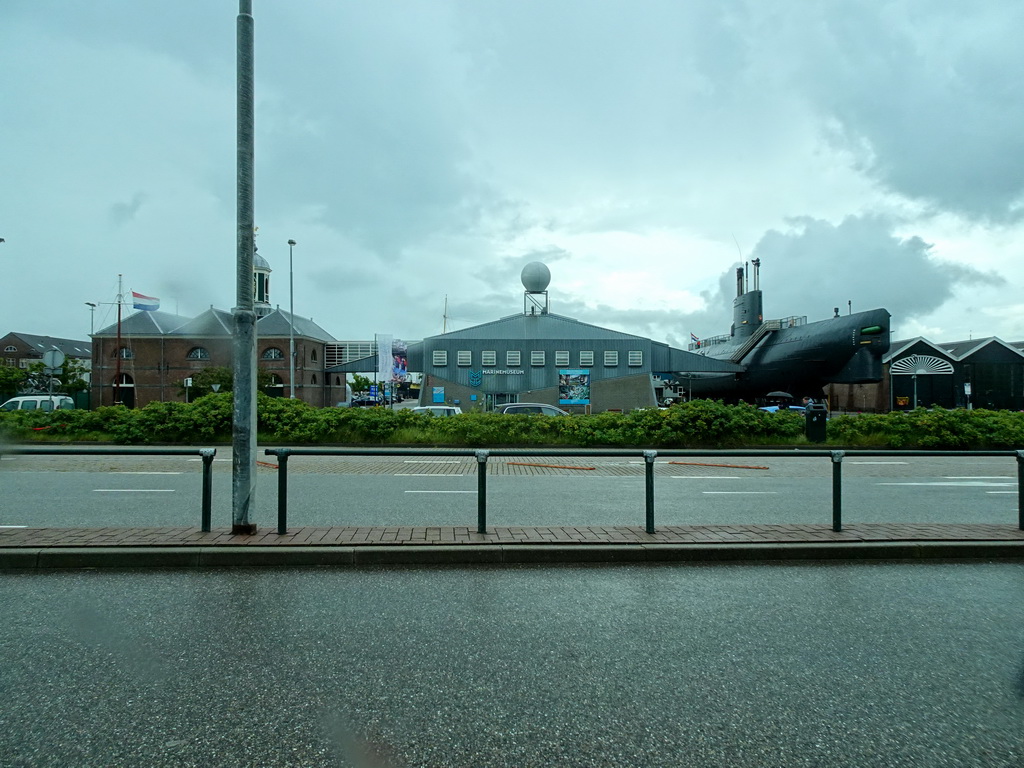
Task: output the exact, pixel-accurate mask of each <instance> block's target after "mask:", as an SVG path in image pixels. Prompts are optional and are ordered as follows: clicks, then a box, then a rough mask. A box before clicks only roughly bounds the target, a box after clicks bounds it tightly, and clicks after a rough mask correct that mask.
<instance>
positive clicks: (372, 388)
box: [370, 384, 377, 397]
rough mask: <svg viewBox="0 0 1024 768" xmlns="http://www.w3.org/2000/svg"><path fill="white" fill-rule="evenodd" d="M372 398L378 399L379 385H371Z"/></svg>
mask: <svg viewBox="0 0 1024 768" xmlns="http://www.w3.org/2000/svg"><path fill="white" fill-rule="evenodd" d="M370 396H371V397H376V396H377V385H376V384H371V385H370Z"/></svg>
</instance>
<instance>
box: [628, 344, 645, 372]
mask: <svg viewBox="0 0 1024 768" xmlns="http://www.w3.org/2000/svg"><path fill="white" fill-rule="evenodd" d="M643 364H644V352H643V350H642V349H631V350H630V351H629V352H627V353H626V365H628V366H629V367H630V368H636V367H637V366H640V365H643Z"/></svg>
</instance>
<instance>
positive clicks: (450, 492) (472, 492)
mask: <svg viewBox="0 0 1024 768" xmlns="http://www.w3.org/2000/svg"><path fill="white" fill-rule="evenodd" d="M406 493H476V491H406Z"/></svg>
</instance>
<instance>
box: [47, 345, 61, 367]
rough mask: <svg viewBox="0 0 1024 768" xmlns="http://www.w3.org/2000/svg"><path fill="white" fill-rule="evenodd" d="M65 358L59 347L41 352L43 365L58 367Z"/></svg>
mask: <svg viewBox="0 0 1024 768" xmlns="http://www.w3.org/2000/svg"><path fill="white" fill-rule="evenodd" d="M65 359H66V357H65V355H64V353H63V352H61V351H60V350H59V349H50V350H47V351H46V352H44V353H43V365H44V366H46V367H47V368H60V367H61V366H62V365H64V360H65Z"/></svg>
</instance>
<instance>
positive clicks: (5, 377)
mask: <svg viewBox="0 0 1024 768" xmlns="http://www.w3.org/2000/svg"><path fill="white" fill-rule="evenodd" d="M27 373H28V372H27V371H25V370H24V369H23V368H18V367H16V366H13V365H0V398H2V399H4V400H7V399H8V398H10V397H14V396H15V395H16V394H18V391H19V390H20V389H21V388H22V387H23V386H24V385H25V378H26V376H27Z"/></svg>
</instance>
